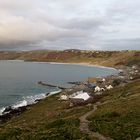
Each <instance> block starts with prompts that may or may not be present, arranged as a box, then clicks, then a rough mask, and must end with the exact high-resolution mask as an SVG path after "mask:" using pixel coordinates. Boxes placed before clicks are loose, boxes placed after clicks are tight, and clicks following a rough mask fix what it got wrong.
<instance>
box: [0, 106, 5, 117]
mask: <svg viewBox="0 0 140 140" xmlns="http://www.w3.org/2000/svg"><path fill="white" fill-rule="evenodd" d="M4 110H5V107H2V108H0V116H1V115H3V112H4Z"/></svg>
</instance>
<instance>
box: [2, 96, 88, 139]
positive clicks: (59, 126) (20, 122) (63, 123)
mask: <svg viewBox="0 0 140 140" xmlns="http://www.w3.org/2000/svg"><path fill="white" fill-rule="evenodd" d="M67 107H68V104H67V102H61V101H59V100H58V97H57V95H55V96H52V97H49V98H47V99H45V100H43V101H41V102H40V103H38V104H36V105H34V106H32V107H29V108H30V109H29V110H27V111H26V112H24V113H23V114H21V115H20V116H18V117H15V118H12V119H11V120H10V121H9V122H7V123H6V124H3V125H0V140H5V139H6V140H17V139H19V140H30V139H32V140H44V139H47V140H66V139H81V138H83V139H85V140H86V139H88V136H87V135H85V134H82V133H81V132H80V130H79V128H78V127H79V120H78V117H79V116H80V115H82V114H84V113H85V112H87V111H88V110H89V109H88V107H86V106H83V107H78V108H73V109H67Z"/></svg>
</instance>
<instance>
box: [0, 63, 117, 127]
mask: <svg viewBox="0 0 140 140" xmlns="http://www.w3.org/2000/svg"><path fill="white" fill-rule="evenodd" d="M1 61H10V62H30V63H46V64H52V65H55V64H56V65H77V66H85V67H98V68H104V69H112V70H116V71H118V70H117V69H116V68H113V67H106V66H100V65H93V64H90V63H61V62H38V61H24V60H1ZM87 78H88V77H87ZM60 92H62V90H61V91H60V90H59V91H54V92H50V93H46V96H45V97H44V98H41V99H36V100H35V102H34V103H32V104H27V105H24V106H19V107H17V108H12V106H8V107H10V108H9V110H10V111H9V112H8V111H6V113H4V114H2V115H0V124H1V123H5V122H7V121H8V120H10V119H11V118H12V117H13V116H18V115H20V114H21V113H23V112H24V111H25V110H27V108H28V107H30V106H33V105H35V104H37V103H39V102H40V101H42V100H44V99H46V98H48V97H49V96H51V95H54V94H58V93H60ZM8 107H3V108H5V109H7V108H8ZM3 112H5V110H4V111H3ZM7 112H8V113H7Z"/></svg>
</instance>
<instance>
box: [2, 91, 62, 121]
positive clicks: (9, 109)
mask: <svg viewBox="0 0 140 140" xmlns="http://www.w3.org/2000/svg"><path fill="white" fill-rule="evenodd" d="M61 92H62V90H57V91H52V92H49V93H46V94H44V97H42V98H36V99H34V101H33V102H32V103H30V104H23V105H22V106H21V104H17V105H16V104H15V105H10V106H6V107H2V108H1V109H2V112H1V114H0V124H1V123H5V122H7V121H8V120H10V119H11V118H12V117H13V116H17V115H20V114H21V113H23V112H24V111H25V110H27V108H28V107H30V106H33V105H35V104H37V103H39V102H40V101H42V100H45V99H46V98H48V97H50V96H52V95H55V94H59V93H61ZM40 95H41V94H40ZM25 101H26V100H23V101H22V103H23V102H25ZM26 103H27V101H26ZM14 106H16V107H14Z"/></svg>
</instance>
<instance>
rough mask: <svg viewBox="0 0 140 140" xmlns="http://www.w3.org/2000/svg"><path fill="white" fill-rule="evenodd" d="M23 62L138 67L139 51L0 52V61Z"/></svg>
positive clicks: (139, 63) (139, 60)
mask: <svg viewBox="0 0 140 140" xmlns="http://www.w3.org/2000/svg"><path fill="white" fill-rule="evenodd" d="M16 59H19V60H25V61H43V62H64V63H88V64H94V65H103V66H118V65H124V64H125V65H134V64H137V65H139V66H140V51H83V50H75V49H69V50H64V51H48V50H47V51H45V50H37V51H27V52H10V51H9V52H8V51H7V52H0V60H16Z"/></svg>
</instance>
